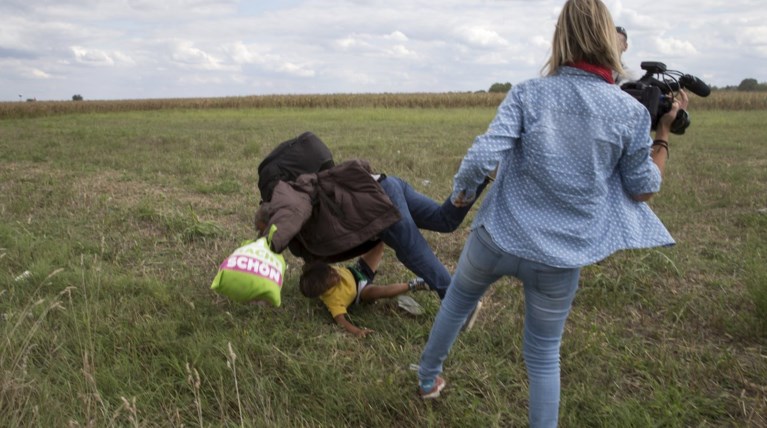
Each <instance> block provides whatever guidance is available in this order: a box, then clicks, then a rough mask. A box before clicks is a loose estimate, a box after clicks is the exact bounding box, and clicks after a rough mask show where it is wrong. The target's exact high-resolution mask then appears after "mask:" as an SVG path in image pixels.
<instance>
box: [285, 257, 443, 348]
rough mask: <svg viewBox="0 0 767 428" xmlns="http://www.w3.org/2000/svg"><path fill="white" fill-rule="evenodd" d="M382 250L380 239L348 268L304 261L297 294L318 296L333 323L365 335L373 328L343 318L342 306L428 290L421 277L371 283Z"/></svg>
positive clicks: (344, 316)
mask: <svg viewBox="0 0 767 428" xmlns="http://www.w3.org/2000/svg"><path fill="white" fill-rule="evenodd" d="M383 251H384V244H383V242H382V243H379V244H378V245H376V246H375V247H373V249H372V250H370V251H369V252H367V253H365V254H363V255H362V256H361V257H360V258H359V259H358V260H357V263H355V264H354V265H353V266H348V267H340V266H331V265H329V264H327V263H325V262H319V261H313V262H309V263H307V264H305V265H304V268H303V272H302V273H301V279H300V280H299V288H300V289H301V293H303V295H304V296H306V297H309V298H315V297H318V298H319V299H320V300H322V302H323V303H324V304H325V306H326V307H327V308H328V310H329V311H330V314H331V315H332V316H333V320H335V322H336V323H337V324H339V325H341V326H342V327H343V328H344V329H345V330H346V331H348V332H349V333H351V334H353V335H355V336H358V337H365V336H366V335H368V334H369V333H372V332H373V330H370V329H367V328H358V327H356V326H354V325H353V324H352V323H350V322H349V320H347V319H346V309H347V308H348V307H349V306H351V305H352V304H359V303H360V302H366V303H369V302H374V301H376V300H378V299H382V298H388V297H396V296H399V295H401V294H404V293H407V292H408V291H415V290H428V289H429V286H428V285H427V284H426V283H425V282H424V281H423V279H421V278H417V279H414V280H411V281H410V282H408V283H404V282H403V283H398V284H390V285H372V284H371V283H372V282H373V278H374V277H375V274H376V270H377V269H378V264H379V263H380V262H381V258H383Z"/></svg>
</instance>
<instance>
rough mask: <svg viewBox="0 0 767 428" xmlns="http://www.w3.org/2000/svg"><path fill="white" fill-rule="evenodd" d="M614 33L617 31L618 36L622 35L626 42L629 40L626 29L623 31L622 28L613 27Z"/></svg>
mask: <svg viewBox="0 0 767 428" xmlns="http://www.w3.org/2000/svg"><path fill="white" fill-rule="evenodd" d="M615 31H617V32H618V33H620V34H623V37H625V38H626V40H628V39H629V34H628V33H627V32H626V29H625V28H623V27H621V26H617V27H615Z"/></svg>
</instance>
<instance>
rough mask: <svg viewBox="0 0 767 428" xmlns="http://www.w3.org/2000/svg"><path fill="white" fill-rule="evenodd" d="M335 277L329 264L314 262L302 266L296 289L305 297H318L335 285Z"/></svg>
mask: <svg viewBox="0 0 767 428" xmlns="http://www.w3.org/2000/svg"><path fill="white" fill-rule="evenodd" d="M337 277H338V275H337V274H336V272H335V270H333V268H332V267H331V266H330V265H329V264H327V263H325V262H321V261H317V260H315V261H313V262H309V263H307V264H305V265H304V267H303V269H302V271H301V278H300V279H299V280H298V287H299V289H300V290H301V294H303V295H304V296H306V297H309V298H314V297H320V296H321V295H322V294H323V293H325V292H326V291H328V290H329V289H330V287H332V286H333V285H335V282H336V280H337Z"/></svg>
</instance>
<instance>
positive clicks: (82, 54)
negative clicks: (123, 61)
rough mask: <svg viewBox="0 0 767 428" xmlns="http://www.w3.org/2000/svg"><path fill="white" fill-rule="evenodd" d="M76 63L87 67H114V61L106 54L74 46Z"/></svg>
mask: <svg viewBox="0 0 767 428" xmlns="http://www.w3.org/2000/svg"><path fill="white" fill-rule="evenodd" d="M71 49H72V53H73V54H74V56H75V61H77V62H79V63H81V64H87V65H114V60H113V59H112V57H110V56H109V55H108V54H107V53H106V52H104V51H101V50H98V49H86V48H84V47H81V46H72V48H71Z"/></svg>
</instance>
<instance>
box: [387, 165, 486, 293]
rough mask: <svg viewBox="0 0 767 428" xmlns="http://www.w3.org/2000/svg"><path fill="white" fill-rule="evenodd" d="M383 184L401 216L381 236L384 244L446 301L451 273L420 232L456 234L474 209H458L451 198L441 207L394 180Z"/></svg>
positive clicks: (478, 190)
mask: <svg viewBox="0 0 767 428" xmlns="http://www.w3.org/2000/svg"><path fill="white" fill-rule="evenodd" d="M380 184H381V187H383V190H384V192H386V194H387V195H388V196H389V199H391V201H392V203H394V206H396V207H397V209H399V212H400V214H401V216H402V218H401V219H400V220H399V221H398V222H396V223H394V224H393V225H391V226H389V227H388V228H387V229H386V230H385V231H383V232H382V233H381V234H380V238H381V240H382V241H383V242H384V243H385V244H386V245H388V246H389V247H390V248H392V249H393V250H394V252H395V253H396V254H397V259H398V260H399V261H400V262H402V264H403V265H405V267H407V268H408V269H410V271H412V272H413V273H415V274H416V275H418V276H419V277H421V278H423V280H424V281H425V282H426V283H427V284H429V287H431V289H432V290H435V291H436V292H437V294H438V295H439V297H440V299H442V298H444V297H445V293H446V292H447V288H448V286H449V285H450V272H448V270H447V268H445V266H444V265H443V264H442V262H441V261H440V260H439V259H438V258H437V256H436V255H435V254H434V251H432V249H431V246H429V243H428V242H427V241H426V238H424V237H423V235H422V234H421V231H420V230H419V229H425V230H432V231H435V232H442V233H448V232H453V231H455V230H456V229H457V228H458V226H460V225H461V222H462V221H463V219H464V218H466V214H468V212H469V210H471V205H469V206H466V207H462V208H457V207H456V206H454V205H453V204H452V202H450V198H448V199H446V200H445V202H443V203H442V204H441V205H440V204H439V203H437V202H435V201H434V200H433V199H431V198H429V197H427V196H424V195H422V194H420V193H418V192H416V191H415V189H413V188H412V187H411V186H410V185H409V184H408V183H406V182H405V181H403V180H402V179H400V178H398V177H394V176H387V177H385V178H383V179H382V180H381V181H380ZM484 187H485V184H482V185H481V186H480V187H479V188H478V189H477V195H479V193H480V192H482V190H483V189H484ZM475 200H476V199H475Z"/></svg>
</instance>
